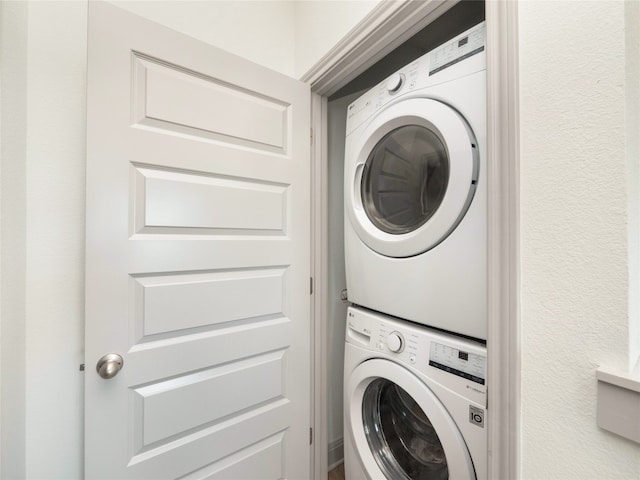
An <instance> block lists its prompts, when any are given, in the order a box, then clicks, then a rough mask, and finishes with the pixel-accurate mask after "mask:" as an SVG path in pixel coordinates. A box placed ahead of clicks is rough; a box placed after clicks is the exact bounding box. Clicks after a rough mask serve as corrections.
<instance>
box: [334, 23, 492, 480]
mask: <svg viewBox="0 0 640 480" xmlns="http://www.w3.org/2000/svg"><path fill="white" fill-rule="evenodd" d="M485 38H486V35H485V24H484V23H481V24H479V25H477V26H475V27H473V28H471V29H470V30H468V31H466V32H465V33H463V34H461V35H459V36H457V37H455V38H454V39H452V40H450V41H449V42H447V43H446V44H444V45H441V46H440V47H438V48H436V49H434V50H433V51H431V52H429V53H428V54H426V55H424V56H423V57H421V58H419V59H418V60H416V61H414V62H413V63H411V64H410V65H407V66H406V67H404V68H402V69H401V70H400V71H398V72H396V73H395V74H394V75H392V76H391V77H390V78H389V79H387V80H386V81H385V82H383V83H381V84H379V85H378V86H376V87H374V88H373V89H372V90H370V91H369V92H367V93H366V94H364V95H363V96H361V97H360V98H358V99H357V100H356V101H355V102H353V103H352V104H351V105H350V106H349V107H348V111H347V131H346V143H345V185H344V188H345V189H344V194H345V195H344V197H345V260H346V265H345V266H346V274H347V291H348V296H349V301H350V302H352V304H353V305H352V306H351V307H349V309H348V317H347V327H346V345H345V372H344V375H345V377H344V396H345V414H344V420H345V473H346V478H347V480H359V479H370V480H378V479H385V478H386V479H389V480H405V479H411V480H422V479H438V480H439V479H447V478H451V479H456V480H458V479H461V480H462V479H464V480H466V479H474V480H475V479H486V478H487V441H486V438H487V436H486V421H487V417H486V415H487V410H486V346H485V343H486V324H487V321H486V320H487V319H486V311H487V308H486V298H487V295H486V294H487V290H486V276H487V243H486V225H487V182H486V173H487V172H486V54H485Z"/></svg>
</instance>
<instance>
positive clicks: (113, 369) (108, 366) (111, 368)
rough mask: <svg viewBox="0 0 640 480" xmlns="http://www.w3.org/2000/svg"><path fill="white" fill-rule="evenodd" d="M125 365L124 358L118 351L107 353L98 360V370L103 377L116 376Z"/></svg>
mask: <svg viewBox="0 0 640 480" xmlns="http://www.w3.org/2000/svg"><path fill="white" fill-rule="evenodd" d="M123 365H124V360H123V359H122V357H121V356H120V355H118V354H117V353H107V354H106V355H104V356H103V357H102V358H101V359H100V360H98V364H97V365H96V371H97V372H98V375H100V376H101V377H102V378H104V379H105V380H109V379H110V378H113V377H115V376H116V375H117V374H118V372H119V371H120V370H122V366H123Z"/></svg>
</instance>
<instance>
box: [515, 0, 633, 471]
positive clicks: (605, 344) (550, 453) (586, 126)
mask: <svg viewBox="0 0 640 480" xmlns="http://www.w3.org/2000/svg"><path fill="white" fill-rule="evenodd" d="M519 14H520V42H521V43H520V48H521V50H520V69H521V70H520V75H521V76H520V95H521V162H522V165H521V169H522V170H521V182H522V197H521V201H522V204H521V215H522V216H521V222H522V223H521V229H522V245H521V247H522V258H521V268H522V454H523V455H522V461H523V465H522V467H523V470H522V471H523V477H524V478H526V479H545V480H550V479H563V480H565V479H589V478H593V479H608V478H617V479H623V478H624V479H637V478H640V446H639V445H637V444H633V443H632V442H629V441H626V440H624V439H621V438H619V437H617V436H615V435H613V434H610V433H607V432H604V431H602V430H599V429H598V427H597V426H596V418H595V414H596V380H595V369H596V367H597V366H599V365H608V366H613V367H616V368H620V369H626V368H627V365H628V361H629V357H628V350H629V348H628V345H629V344H628V327H629V322H628V317H627V305H628V304H627V302H628V294H627V292H628V270H627V194H626V162H625V135H624V134H625V37H624V2H619V1H602V2H573V1H565V2H561V1H554V2H522V3H521V4H520V7H519Z"/></svg>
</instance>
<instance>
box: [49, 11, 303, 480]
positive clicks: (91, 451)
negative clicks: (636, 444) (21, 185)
mask: <svg viewBox="0 0 640 480" xmlns="http://www.w3.org/2000/svg"><path fill="white" fill-rule="evenodd" d="M89 15H90V16H89V59H88V61H89V70H88V85H89V87H88V125H87V272H86V313H87V320H86V364H87V369H86V370H87V371H86V458H85V462H86V463H85V473H86V477H87V478H108V479H116V478H135V479H141V478H153V479H161V478H167V479H169V478H171V479H175V478H190V479H191V478H193V479H203V478H211V479H234V478H235V479H243V480H247V479H252V478H256V479H257V478H259V479H267V478H268V479H276V478H292V479H304V478H309V476H310V445H309V427H310V421H311V417H310V332H311V330H310V296H309V268H310V267H309V266H310V238H309V231H310V223H309V212H310V195H309V185H310V178H309V175H310V168H309V151H310V149H309V117H310V115H309V106H310V98H309V96H310V95H309V87H308V86H307V85H305V84H303V83H301V82H298V81H296V80H293V79H291V78H288V77H284V76H282V75H280V74H277V73H275V72H272V71H269V70H267V69H265V68H263V67H259V66H257V65H254V64H252V63H250V62H247V61H246V60H243V59H239V58H237V57H235V56H232V55H230V54H228V53H225V52H222V51H220V50H218V49H216V48H213V47H212V46H210V45H206V44H204V43H201V42H199V41H197V40H194V39H192V38H189V37H186V36H183V35H181V34H178V33H176V32H174V31H171V30H168V29H166V28H164V27H161V26H159V25H156V24H154V23H152V22H149V21H147V20H144V19H142V18H139V17H136V16H134V15H132V14H129V13H126V12H124V11H122V10H120V9H118V8H116V7H114V6H112V5H109V4H106V3H102V2H89ZM108 353H116V354H119V355H120V356H121V357H122V359H123V360H124V363H123V368H122V369H121V370H120V371H119V372H118V373H117V375H115V376H114V377H113V378H111V379H104V378H101V376H100V375H99V374H98V372H97V371H96V364H97V362H98V360H99V359H100V358H101V357H102V356H103V355H104V354H108ZM54 394H55V393H54Z"/></svg>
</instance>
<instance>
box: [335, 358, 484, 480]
mask: <svg viewBox="0 0 640 480" xmlns="http://www.w3.org/2000/svg"><path fill="white" fill-rule="evenodd" d="M347 389H348V392H347V393H348V394H347V395H346V396H345V398H347V399H349V398H350V399H351V401H350V402H349V404H348V405H347V407H346V409H345V414H346V427H347V428H348V429H350V432H349V433H350V434H351V435H352V438H353V441H354V446H355V450H356V451H357V455H358V456H359V459H360V461H361V464H362V467H363V468H364V470H365V471H366V472H367V475H368V477H369V478H370V479H380V478H387V479H390V480H427V479H428V480H446V479H449V478H452V479H458V480H467V479H468V480H475V479H476V475H475V472H474V469H473V464H472V461H471V457H470V455H469V451H468V449H467V446H466V444H465V442H464V440H463V438H462V435H461V434H460V431H459V430H458V428H457V426H456V424H455V423H454V421H453V419H452V418H451V416H450V415H449V414H448V413H447V410H446V409H445V407H444V406H443V405H442V404H441V403H440V401H439V400H438V399H437V398H436V396H435V395H434V394H433V393H432V392H431V390H429V388H428V387H427V386H426V385H424V383H422V382H421V381H420V380H419V379H418V378H417V377H416V376H414V375H413V374H412V373H410V372H409V371H408V370H406V369H404V368H403V367H401V366H399V365H397V364H395V363H393V362H389V361H386V360H381V359H374V360H369V361H366V362H364V363H362V364H360V365H359V366H358V367H357V368H356V369H355V370H354V372H353V373H352V375H351V377H350V379H349V381H348V383H347Z"/></svg>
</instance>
